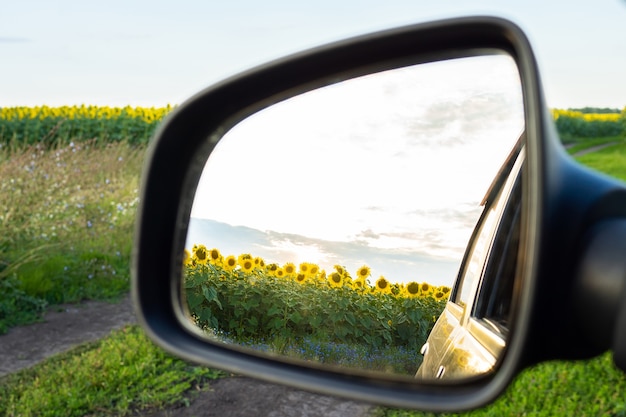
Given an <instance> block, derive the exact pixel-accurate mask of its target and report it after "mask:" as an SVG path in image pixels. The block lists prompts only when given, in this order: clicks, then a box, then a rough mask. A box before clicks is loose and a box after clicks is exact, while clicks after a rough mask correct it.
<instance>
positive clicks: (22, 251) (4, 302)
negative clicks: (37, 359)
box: [0, 142, 144, 333]
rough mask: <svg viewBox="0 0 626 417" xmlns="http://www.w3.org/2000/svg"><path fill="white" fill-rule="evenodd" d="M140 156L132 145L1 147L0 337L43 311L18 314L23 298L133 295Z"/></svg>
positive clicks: (26, 306) (35, 306)
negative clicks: (16, 300)
mask: <svg viewBox="0 0 626 417" xmlns="http://www.w3.org/2000/svg"><path fill="white" fill-rule="evenodd" d="M143 153H144V147H141V146H131V145H129V144H127V143H114V144H108V145H104V144H99V145H98V144H95V143H93V142H92V143H89V142H87V143H79V144H74V143H69V144H68V145H58V146H53V147H51V148H48V147H43V146H24V147H21V148H6V147H5V148H0V228H1V230H2V233H1V234H0V281H2V282H3V284H2V285H0V333H2V332H4V331H6V329H8V328H9V327H11V326H14V325H18V324H24V323H28V322H30V321H33V320H36V319H37V317H38V316H39V314H40V312H41V311H42V310H41V308H40V307H41V303H39V302H20V303H19V308H18V307H17V306H16V304H15V303H14V302H13V299H14V298H15V297H16V296H20V294H21V295H23V296H24V297H22V298H23V300H30V301H37V300H38V301H41V302H44V303H47V304H59V303H71V302H78V301H80V300H83V299H94V300H108V299H114V298H117V297H119V296H120V295H122V294H124V293H126V292H127V291H128V289H129V285H130V273H129V271H130V253H131V245H132V233H133V229H134V219H135V208H136V205H137V203H138V201H139V199H138V188H139V174H140V171H141V165H142V160H143ZM5 281H6V282H5ZM28 297H30V298H28Z"/></svg>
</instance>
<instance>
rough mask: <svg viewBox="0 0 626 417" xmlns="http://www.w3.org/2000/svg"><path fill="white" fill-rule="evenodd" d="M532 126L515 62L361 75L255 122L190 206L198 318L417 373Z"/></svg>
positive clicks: (218, 155) (240, 129)
mask: <svg viewBox="0 0 626 417" xmlns="http://www.w3.org/2000/svg"><path fill="white" fill-rule="evenodd" d="M523 129H524V111H523V102H522V93H521V86H520V80H519V75H518V71H517V68H516V65H515V62H514V61H513V60H512V59H511V58H510V57H508V56H506V55H493V56H481V57H471V58H463V59H455V60H449V61H442V62H436V63H429V64H422V65H417V66H412V67H405V68H399V69H394V70H390V71H386V72H382V73H377V74H372V75H368V76H364V77H360V78H356V79H351V80H347V81H344V82H340V83H338V84H334V85H331V86H328V87H324V88H321V89H318V90H314V91H311V92H308V93H305V94H302V95H299V96H296V97H293V98H291V99H289V100H286V101H283V102H281V103H278V104H275V105H272V106H270V107H268V108H266V109H264V110H262V111H260V112H258V113H256V114H254V115H252V116H251V117H249V118H247V119H245V120H243V121H242V122H241V123H239V124H238V125H236V126H235V127H234V128H233V129H231V130H230V131H228V132H227V133H226V134H225V135H224V137H223V138H222V139H221V140H220V141H219V143H218V144H217V145H216V147H215V149H214V150H213V152H212V153H211V155H210V157H209V159H208V161H207V163H206V167H205V168H204V171H203V172H202V177H201V179H200V182H199V185H198V189H197V192H196V196H195V200H194V203H193V208H192V213H191V219H190V221H189V231H188V235H187V239H186V250H185V252H186V256H185V265H184V274H183V276H184V284H183V285H184V294H185V297H186V299H185V305H186V308H187V311H188V315H189V318H190V320H191V321H193V323H194V324H195V325H196V326H197V327H198V328H199V329H201V331H202V332H203V333H204V334H206V336H207V337H209V338H213V339H214V340H215V339H217V340H220V341H222V342H227V343H233V344H237V345H240V346H246V347H249V348H251V349H256V350H257V351H259V350H260V351H263V352H268V353H271V354H279V355H284V356H288V357H291V358H298V359H303V360H306V361H315V362H321V363H324V364H329V365H338V366H343V367H350V368H358V369H363V370H368V371H372V370H373V371H381V372H387V373H396V374H402V375H409V376H414V375H415V373H416V370H417V369H418V368H419V366H420V364H421V362H422V354H421V353H420V348H421V347H422V345H424V343H425V341H426V339H427V337H428V335H429V332H430V330H431V329H432V328H433V325H434V324H435V321H436V320H437V318H438V317H439V316H440V314H441V313H442V311H443V310H444V307H445V306H446V302H447V300H448V298H449V296H450V293H451V291H450V290H451V288H453V285H454V282H455V279H456V278H457V275H458V274H459V267H460V264H461V259H462V257H463V254H464V251H465V246H466V245H467V242H468V241H469V239H470V236H471V234H472V230H473V229H474V227H475V225H476V223H477V221H478V219H479V218H480V216H481V212H482V210H483V207H482V206H481V200H482V199H483V197H484V196H485V193H486V191H487V189H488V188H489V186H490V184H491V182H492V180H493V178H494V176H495V175H496V173H497V172H498V169H499V168H500V166H501V165H502V163H503V161H504V160H505V159H506V157H507V155H508V154H509V152H510V151H511V149H512V148H513V146H514V144H515V143H516V141H517V139H518V138H519V137H520V133H521V132H522V131H523Z"/></svg>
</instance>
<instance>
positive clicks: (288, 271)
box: [283, 262, 296, 276]
mask: <svg viewBox="0 0 626 417" xmlns="http://www.w3.org/2000/svg"><path fill="white" fill-rule="evenodd" d="M283 269H284V270H285V275H287V276H291V275H293V274H295V273H296V266H295V265H294V264H293V263H292V262H287V263H286V264H285V265H283Z"/></svg>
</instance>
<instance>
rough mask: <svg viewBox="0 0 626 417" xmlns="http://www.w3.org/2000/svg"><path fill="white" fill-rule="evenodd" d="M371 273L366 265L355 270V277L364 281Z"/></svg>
mask: <svg viewBox="0 0 626 417" xmlns="http://www.w3.org/2000/svg"><path fill="white" fill-rule="evenodd" d="M371 273H372V271H371V270H370V267H369V266H367V265H363V266H362V267H360V268H359V269H357V270H356V277H357V279H361V278H362V279H366V278H367V277H369V276H370V274H371Z"/></svg>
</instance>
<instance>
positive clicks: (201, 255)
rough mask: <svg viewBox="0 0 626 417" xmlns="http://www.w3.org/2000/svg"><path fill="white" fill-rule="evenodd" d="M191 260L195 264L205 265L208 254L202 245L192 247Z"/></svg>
mask: <svg viewBox="0 0 626 417" xmlns="http://www.w3.org/2000/svg"><path fill="white" fill-rule="evenodd" d="M193 258H194V259H195V261H196V263H198V264H201V265H204V264H206V263H207V261H208V258H209V252H208V251H207V249H206V246H204V245H194V246H193Z"/></svg>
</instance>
